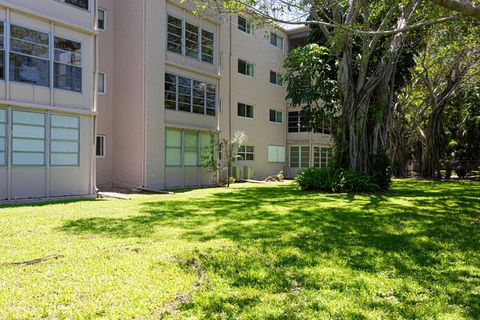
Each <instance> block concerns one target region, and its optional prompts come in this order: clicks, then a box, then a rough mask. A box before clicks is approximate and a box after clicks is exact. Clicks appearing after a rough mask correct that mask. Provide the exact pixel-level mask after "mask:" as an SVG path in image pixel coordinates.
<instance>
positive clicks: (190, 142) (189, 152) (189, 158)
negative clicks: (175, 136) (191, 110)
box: [183, 131, 198, 167]
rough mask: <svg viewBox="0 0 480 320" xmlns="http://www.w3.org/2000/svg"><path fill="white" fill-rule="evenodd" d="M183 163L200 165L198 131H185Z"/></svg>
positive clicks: (190, 165)
mask: <svg viewBox="0 0 480 320" xmlns="http://www.w3.org/2000/svg"><path fill="white" fill-rule="evenodd" d="M183 139H184V149H183V164H184V166H188V167H193V166H197V165H198V133H197V132H190V131H185V132H184V138H183Z"/></svg>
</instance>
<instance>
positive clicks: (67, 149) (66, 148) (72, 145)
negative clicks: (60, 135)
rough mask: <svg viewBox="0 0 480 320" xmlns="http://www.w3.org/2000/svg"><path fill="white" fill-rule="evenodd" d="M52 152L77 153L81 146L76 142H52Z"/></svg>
mask: <svg viewBox="0 0 480 320" xmlns="http://www.w3.org/2000/svg"><path fill="white" fill-rule="evenodd" d="M50 150H51V152H53V153H77V152H78V151H79V145H78V142H74V141H52V143H51V146H50Z"/></svg>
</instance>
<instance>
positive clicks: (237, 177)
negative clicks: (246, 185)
mask: <svg viewBox="0 0 480 320" xmlns="http://www.w3.org/2000/svg"><path fill="white" fill-rule="evenodd" d="M232 177H234V178H235V180H237V181H238V180H240V178H241V177H242V173H241V172H240V168H239V167H232Z"/></svg>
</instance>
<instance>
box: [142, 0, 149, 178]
mask: <svg viewBox="0 0 480 320" xmlns="http://www.w3.org/2000/svg"><path fill="white" fill-rule="evenodd" d="M142 19H143V35H142V42H143V46H142V50H143V52H142V59H143V63H142V81H143V84H142V91H143V92H142V112H143V141H142V155H143V159H142V161H143V164H142V186H143V187H148V185H147V112H146V108H147V106H146V103H147V93H146V90H147V86H146V85H147V80H146V79H147V74H146V70H145V68H146V65H147V63H146V59H147V1H146V0H143V8H142Z"/></svg>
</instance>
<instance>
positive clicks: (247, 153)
mask: <svg viewBox="0 0 480 320" xmlns="http://www.w3.org/2000/svg"><path fill="white" fill-rule="evenodd" d="M238 155H239V156H240V160H248V161H253V160H254V159H255V147H254V146H240V147H239V148H238Z"/></svg>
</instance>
